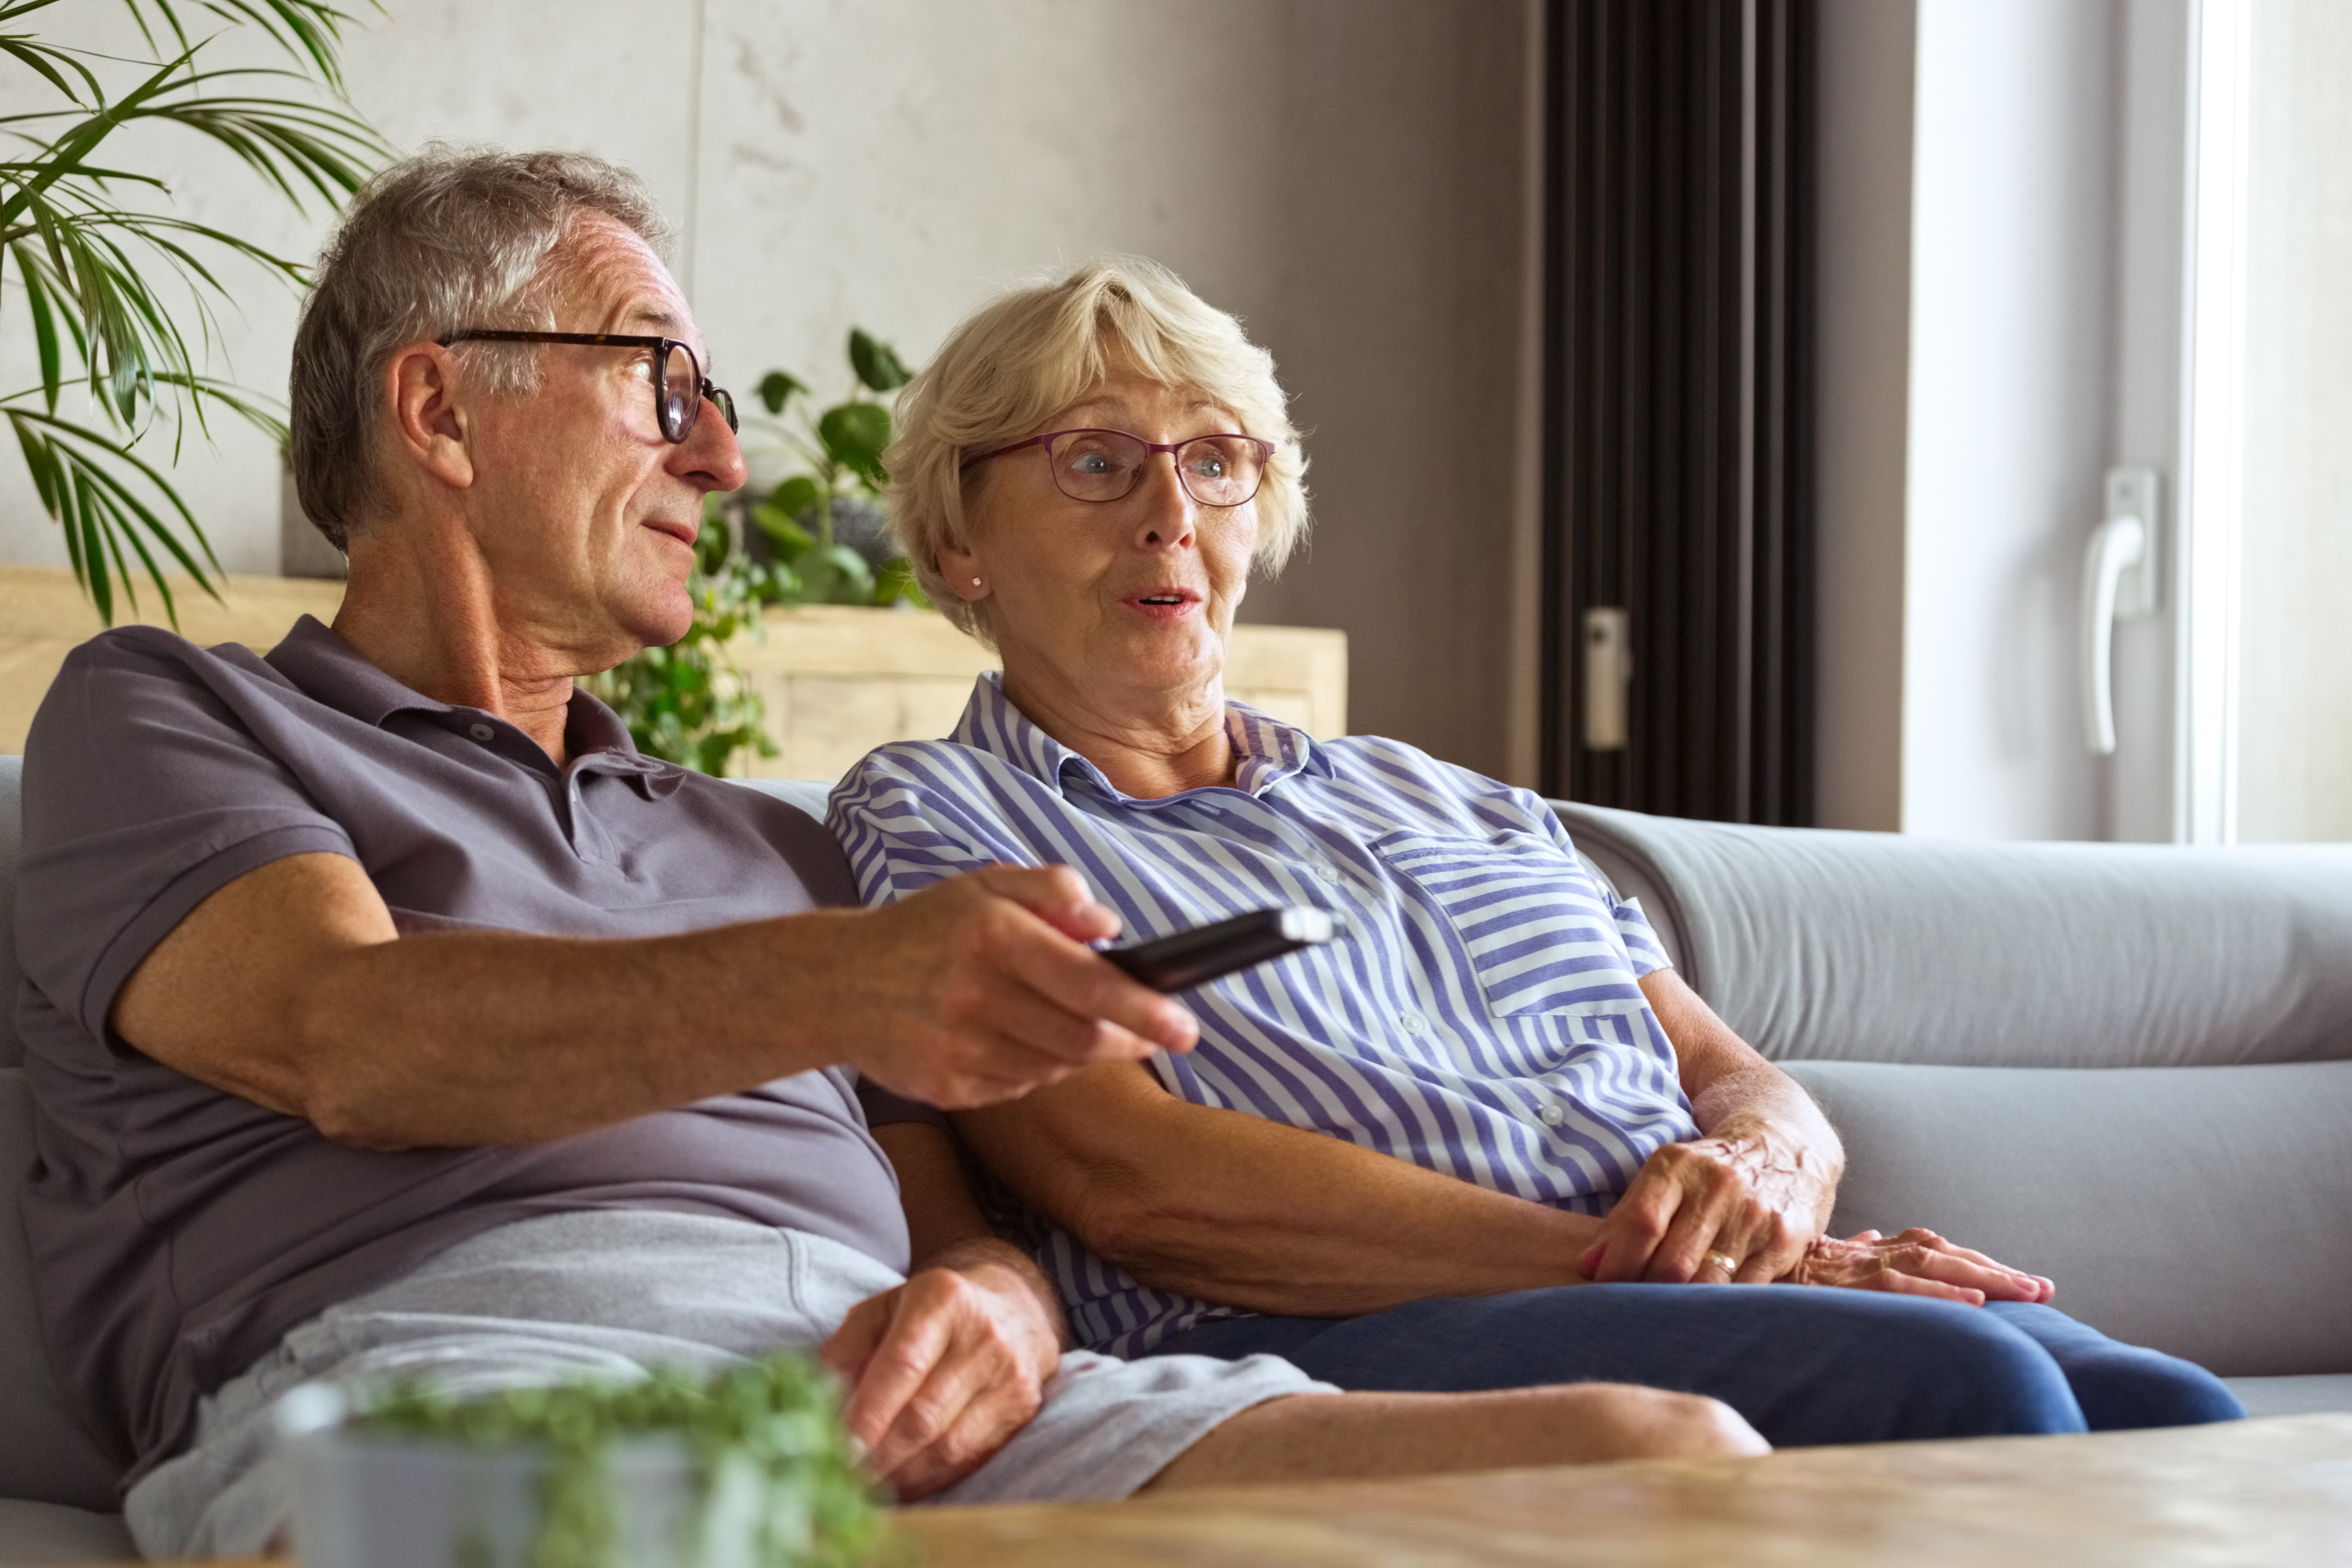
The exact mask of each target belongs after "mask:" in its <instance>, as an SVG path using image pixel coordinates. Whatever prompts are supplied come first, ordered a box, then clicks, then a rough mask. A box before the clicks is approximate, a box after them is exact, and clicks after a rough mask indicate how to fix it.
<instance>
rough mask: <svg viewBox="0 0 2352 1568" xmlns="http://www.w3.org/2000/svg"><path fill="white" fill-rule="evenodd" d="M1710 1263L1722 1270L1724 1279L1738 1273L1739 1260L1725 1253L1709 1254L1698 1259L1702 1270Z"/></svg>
mask: <svg viewBox="0 0 2352 1568" xmlns="http://www.w3.org/2000/svg"><path fill="white" fill-rule="evenodd" d="M1710 1263H1712V1264H1714V1265H1715V1266H1716V1267H1717V1268H1720V1269H1722V1270H1723V1277H1724V1278H1725V1279H1730V1278H1731V1277H1732V1276H1733V1275H1735V1274H1737V1273H1738V1272H1739V1259H1738V1258H1734V1257H1732V1256H1731V1255H1730V1254H1729V1253H1727V1252H1710V1253H1708V1254H1707V1255H1706V1257H1705V1258H1700V1259H1699V1264H1700V1266H1701V1267H1702V1268H1703V1267H1705V1266H1706V1265H1707V1264H1710Z"/></svg>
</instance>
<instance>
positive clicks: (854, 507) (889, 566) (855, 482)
mask: <svg viewBox="0 0 2352 1568" xmlns="http://www.w3.org/2000/svg"><path fill="white" fill-rule="evenodd" d="M849 368H850V370H851V371H852V372H853V373H854V374H856V383H855V384H854V385H853V386H852V387H851V389H850V394H849V396H848V398H847V400H846V401H844V402H841V403H836V404H835V405H833V406H832V407H830V408H826V409H823V410H819V409H817V408H816V407H815V406H814V404H815V395H814V394H813V393H812V392H811V391H810V390H809V387H808V384H807V383H806V382H803V380H801V379H800V377H798V376H796V375H793V374H791V373H790V372H788V371H781V370H772V371H770V372H769V373H768V374H766V375H764V376H761V378H760V385H759V398H760V404H761V407H763V408H765V409H766V410H767V411H768V415H769V417H767V418H765V419H760V418H758V417H757V416H754V418H753V421H752V423H754V424H755V425H759V426H765V427H766V428H768V429H770V430H772V431H774V432H776V433H777V434H778V435H779V436H781V437H782V444H783V447H784V449H785V450H786V451H787V452H789V453H790V454H791V455H792V456H793V458H795V459H796V460H797V461H798V462H799V464H800V465H801V469H802V471H800V472H798V473H795V474H793V475H791V476H789V477H787V478H786V479H784V480H783V481H782V483H780V484H778V485H777V486H776V487H775V488H774V489H772V490H770V491H769V492H768V494H767V497H766V499H765V500H760V501H758V502H756V503H755V504H753V505H751V507H750V508H749V509H748V511H749V517H750V521H751V524H752V526H753V527H755V528H757V529H758V530H759V531H760V533H761V536H762V537H763V539H764V540H765V542H766V543H767V546H768V552H769V554H770V555H771V556H772V558H773V560H774V562H775V563H776V565H777V566H778V568H779V571H778V574H777V582H778V591H779V593H780V594H781V595H782V596H783V599H784V602H787V603H795V604H813V605H893V604H899V603H906V604H909V605H916V606H918V607H919V608H922V609H929V607H930V605H929V601H928V600H926V599H925V598H924V597H923V594H922V590H921V589H919V588H918V587H916V586H915V574H914V571H913V569H912V568H910V567H909V566H908V564H907V560H906V557H904V556H902V555H899V554H898V552H896V551H895V550H894V549H892V548H891V547H890V544H889V542H888V535H887V533H886V532H885V531H884V530H883V526H882V524H883V514H882V509H881V504H880V503H881V499H882V487H883V485H884V484H885V483H886V482H887V479H888V476H887V474H885V473H884V472H883V471H882V453H883V451H884V449H885V448H887V447H888V446H889V445H890V434H891V430H890V410H889V409H888V408H887V407H886V406H884V405H882V404H880V403H877V402H875V401H874V400H873V399H872V398H871V397H869V396H868V394H884V393H891V392H896V391H898V388H900V387H902V386H904V385H906V384H907V383H908V381H910V380H911V379H913V376H914V373H913V372H912V371H910V370H908V368H907V366H906V364H905V363H904V362H902V361H901V360H900V359H899V358H898V353H897V351H896V350H894V349H892V348H891V347H890V345H889V344H887V343H886V342H882V341H881V340H880V339H878V338H877V337H875V336H874V335H873V334H872V333H871V332H868V331H866V330H865V329H864V328H862V327H853V328H851V329H850V333H849ZM787 410H792V411H793V413H794V414H796V416H797V417H796V418H795V419H793V421H792V422H790V423H786V422H785V418H784V416H785V414H786V411H787Z"/></svg>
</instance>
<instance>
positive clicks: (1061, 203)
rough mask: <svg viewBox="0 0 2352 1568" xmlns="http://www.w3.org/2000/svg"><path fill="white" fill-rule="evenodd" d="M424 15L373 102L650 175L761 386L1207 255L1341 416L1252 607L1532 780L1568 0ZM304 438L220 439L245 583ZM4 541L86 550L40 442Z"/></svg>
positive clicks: (1406, 731)
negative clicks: (1348, 655)
mask: <svg viewBox="0 0 2352 1568" xmlns="http://www.w3.org/2000/svg"><path fill="white" fill-rule="evenodd" d="M386 4H387V10H388V11H389V13H390V16H389V19H388V20H383V21H378V22H376V23H375V24H374V25H373V26H370V27H367V28H365V29H363V30H362V31H361V32H360V33H358V34H357V35H356V36H355V37H353V39H352V44H351V47H350V49H349V52H348V66H349V71H350V79H351V89H352V98H353V100H354V101H355V102H356V103H357V104H358V105H359V106H360V107H361V108H362V110H364V111H366V112H367V113H368V114H369V115H370V116H371V117H372V118H373V120H374V121H375V122H376V123H377V124H378V125H379V126H380V127H381V128H382V129H383V131H384V132H385V133H386V134H387V135H388V136H389V137H390V138H391V139H392V140H393V141H394V142H395V143H397V144H399V145H401V146H404V147H413V146H415V145H417V144H418V143H420V142H423V141H425V139H427V138H428V137H436V136H437V137H443V138H448V139H454V140H459V141H472V140H483V141H493V142H502V143H505V144H508V145H512V146H526V145H561V146H572V147H581V148H585V149H588V150H591V151H594V152H597V153H604V154H605V155H607V156H610V157H614V158H616V159H619V160H620V161H622V162H625V163H629V164H631V165H633V166H634V167H635V168H636V169H637V170H638V171H639V172H640V173H641V174H644V175H645V176H646V179H647V180H648V182H649V183H650V184H652V186H653V188H654V190H655V192H656V195H658V196H659V198H660V199H661V200H662V202H663V204H664V205H665V206H666V207H667V210H668V212H669V213H670V214H671V216H673V218H675V219H676V220H677V221H678V222H679V224H680V226H681V228H682V230H683V231H684V238H685V243H684V245H683V247H682V249H681V254H680V256H679V258H678V261H679V271H680V274H681V278H682V280H683V281H684V282H685V283H686V284H687V286H688V293H689V296H690V297H691V298H692V300H693V301H694V303H695V306H696V310H697V311H698V315H699V316H700V318H701V321H702V324H703V326H704V329H705V331H706V332H707V334H708V336H709V339H710V341H711V343H712V345H713V350H714V357H715V358H716V359H717V360H718V362H719V363H718V365H717V366H716V367H715V368H716V369H717V371H718V373H719V377H720V379H721V380H722V382H726V383H732V384H736V385H739V386H740V385H743V384H747V383H749V382H750V381H751V380H753V379H756V377H757V375H758V374H760V373H761V371H763V370H765V369H767V368H769V367H770V366H772V365H782V366H786V367H789V368H792V369H793V370H794V371H796V372H797V373H799V374H802V375H803V376H804V377H806V378H808V379H810V380H812V381H814V382H815V384H817V386H818V388H819V390H820V391H823V392H830V391H833V390H835V389H836V388H837V387H841V386H845V384H846V377H847V370H846V367H845V364H844V363H843V361H842V343H843V340H844V339H845V336H846V333H847V331H848V328H849V327H850V326H851V325H852V324H858V325H863V326H866V327H868V328H870V329H872V330H873V331H877V332H878V333H880V334H881V335H883V336H884V337H886V338H888V339H891V340H893V341H895V342H897V343H898V346H899V347H900V348H901V349H902V350H903V351H904V352H905V353H907V355H908V357H909V359H910V360H912V361H914V362H916V363H919V362H920V361H921V360H922V359H923V358H924V357H925V356H926V355H928V354H929V353H930V351H931V350H932V349H933V348H934V347H935V346H936V344H937V343H938V342H939V341H940V337H941V336H942V335H943V334H944V333H945V332H946V331H947V330H948V329H949V327H950V325H951V324H952V323H953V322H954V321H956V320H957V319H958V318H959V317H960V316H961V315H962V314H963V313H964V312H965V311H966V310H969V309H970V308H971V307H972V306H973V305H974V304H976V303H978V302H979V301H980V300H982V299H983V298H984V297H985V296H986V295H987V294H988V293H990V292H991V291H992V290H994V289H998V288H1000V287H1003V285H1005V284H1006V283H1009V282H1012V281H1013V280H1015V279H1022V278H1025V277H1030V276H1034V274H1036V273H1037V272H1038V271H1039V270H1040V269H1050V268H1055V267H1059V266H1063V265H1066V264H1067V263H1069V262H1072V261H1075V260H1076V259H1078V258H1082V257H1084V256H1087V255H1088V254H1091V253H1094V252H1097V251H1101V250H1106V249H1120V250H1132V251H1140V252H1143V253H1145V254H1149V255H1152V256H1155V257H1157V258H1160V259H1161V260H1163V261H1165V262H1167V263H1169V264H1170V265H1171V266H1173V267H1175V268H1177V269H1178V270H1179V271H1181V272H1182V273H1184V274H1185V275H1186V277H1187V278H1189V279H1191V280H1192V283H1193V284H1194V286H1195V287H1197V288H1198V289H1201V291H1202V293H1203V294H1205V295H1206V296H1207V297H1208V298H1209V299H1210V300H1213V301H1214V302H1216V303H1219V304H1222V305H1223V306H1225V307H1227V308H1229V309H1232V310H1236V311H1238V312H1240V313H1241V314H1242V315H1243V317H1244V320H1245V321H1246V322H1247V323H1248V325H1249V327H1250V328H1251V330H1252V331H1253V332H1254V334H1255V335H1256V336H1257V337H1258V338H1259V339H1260V341H1261V342H1265V343H1266V344H1268V346H1270V347H1271V348H1272V349H1273V351H1274V353H1275V355H1276V360H1277V362H1278V363H1279V364H1280V366H1281V370H1282V374H1283V378H1284V381H1285V383H1286V385H1287V386H1288V387H1289V388H1290V389H1291V391H1292V392H1293V394H1294V395H1295V398H1296V402H1297V412H1298V415H1299V416H1300V418H1301V421H1302V423H1303V424H1304V425H1305V426H1307V428H1308V430H1309V431H1310V440H1309V446H1308V451H1309V455H1310V458H1311V459H1312V461H1313V465H1314V468H1313V472H1312V475H1311V482H1312V486H1313V489H1314V494H1315V498H1316V503H1317V519H1318V521H1317V533H1316V537H1315V542H1314V545H1313V548H1312V549H1311V551H1310V552H1309V553H1308V554H1307V556H1306V558H1305V559H1303V560H1302V561H1300V562H1298V563H1296V564H1295V565H1294V566H1293V567H1292V568H1291V570H1290V571H1289V573H1288V574H1286V575H1285V577H1284V578H1283V579H1282V580H1281V581H1280V582H1278V583H1276V584H1267V585H1265V586H1263V587H1262V588H1261V589H1260V590H1259V591H1258V592H1257V594H1256V595H1254V597H1253V599H1252V601H1251V604H1250V605H1249V607H1248V610H1247V611H1246V612H1245V615H1246V616H1247V618H1251V619H1256V620H1265V621H1291V622H1300V623H1306V624H1312V625H1325V626H1342V627H1345V628H1346V629H1347V630H1348V631H1349V633H1350V635H1351V638H1352V644H1353V666H1354V668H1353V675H1354V687H1353V701H1352V717H1353V721H1354V723H1355V726H1356V727H1357V728H1359V729H1365V730H1375V731H1385V732H1388V733H1391V734H1396V735H1400V736H1402V737H1404V738H1406V739H1409V740H1412V741H1414V742H1418V743H1420V744H1423V745H1425V746H1427V747H1429V748H1430V749H1431V750H1433V751H1435V752H1438V753H1439V754H1441V755H1444V756H1447V757H1450V758H1453V759H1454V760H1456V761H1460V762H1463V763H1467V764H1469V765H1471V766H1474V767H1479V768H1482V769H1486V770H1487V771H1491V772H1501V771H1504V770H1505V768H1506V767H1507V764H1508V761H1509V753H1508V752H1507V731H1508V730H1509V728H1510V693H1511V690H1512V686H1511V649H1512V646H1513V644H1512V638H1513V635H1514V626H1513V621H1514V614H1513V611H1512V603H1513V600H1512V582H1513V578H1514V573H1513V570H1512V564H1511V563H1512V558H1513V557H1512V552H1513V548H1514V533H1513V521H1514V507H1515V506H1516V505H1521V504H1523V500H1524V498H1523V497H1521V496H1520V494H1519V493H1518V492H1519V488H1520V487H1519V486H1518V482H1517V476H1518V473H1519V470H1520V458H1521V453H1522V448H1523V447H1524V439H1523V433H1522V431H1521V430H1520V428H1519V426H1518V423H1517V417H1516V416H1517V381H1518V378H1519V374H1520V371H1521V356H1520V345H1521V342H1522V340H1523V337H1524V335H1525V333H1526V331H1527V330H1528V326H1529V322H1528V321H1527V320H1526V319H1525V311H1526V304H1525V299H1524V295H1525V293H1526V290H1525V289H1524V288H1523V286H1522V285H1523V277H1524V269H1525V267H1526V258H1525V257H1524V255H1523V248H1522V246H1523V239H1524V236H1525V232H1526V219H1527V201H1526V193H1525V190H1524V188H1523V187H1524V181H1523V174H1524V171H1525V167H1526V163H1525V160H1526V156H1527V148H1526V145H1525V135H1524V133H1525V127H1526V116H1527V110H1528V105H1529V99H1528V85H1527V84H1528V75H1527V58H1526V50H1527V43H1528V36H1529V35H1528V16H1529V12H1530V10H1531V9H1532V5H1531V0H1484V3H1482V4H1479V5H1458V4H1456V3H1455V0H1158V3H1154V0H1083V3H1080V0H989V3H988V4H985V5H981V4H973V3H971V0H891V3H889V4H877V3H874V0H499V3H498V4H494V5H481V4H473V3H460V0H386ZM60 9H61V10H62V8H60ZM54 15H57V14H56V13H48V14H45V19H46V18H47V16H54ZM89 15H100V16H103V15H105V14H104V13H88V12H87V9H85V12H81V13H76V14H75V15H74V16H72V17H71V18H69V20H70V21H72V22H73V23H74V25H76V26H89V25H91V24H90V23H89V20H88V17H89ZM13 70H14V68H10V67H6V66H5V65H0V105H9V106H13V105H15V104H16V103H18V102H20V101H21V100H22V99H23V96H24V89H23V87H22V85H21V80H20V75H19V76H12V75H11V72H12V71H13ZM157 145H161V143H157ZM163 155H164V156H167V157H169V158H170V159H171V160H173V164H174V168H175V170H176V172H177V173H178V174H179V175H180V177H179V178H178V179H177V180H175V189H176V191H177V193H178V194H177V195H176V197H175V199H176V200H177V201H179V202H181V203H183V204H184V210H187V211H190V212H195V213H212V214H215V215H217V216H221V217H223V218H224V219H225V220H226V221H228V222H230V223H233V224H235V225H237V226H241V227H242V228H243V229H245V230H247V231H248V232H251V233H253V234H254V235H255V236H256V237H258V238H260V239H262V240H263V241H264V242H265V243H269V244H273V245H277V246H280V247H285V248H286V249H288V250H289V251H291V252H293V253H294V254H297V255H307V254H308V253H309V252H310V250H311V249H312V248H314V247H315V245H316V243H317V240H318V238H319V237H320V233H321V229H320V225H319V223H318V222H317V221H316V220H315V219H314V220H312V221H310V222H305V221H303V220H300V219H298V218H294V217H292V216H289V215H287V214H284V213H283V212H282V211H280V210H279V209H278V207H277V206H275V205H272V204H271V203H270V202H269V201H268V199H266V198H265V197H264V196H263V195H261V194H260V193H259V192H258V191H257V189H256V188H255V186H254V185H253V184H252V182H251V181H250V180H249V179H248V178H247V177H244V176H242V175H240V174H237V173H236V171H234V170H233V169H229V168H224V167H222V166H221V164H220V161H219V160H208V159H205V158H201V157H191V156H190V155H188V154H185V153H181V152H178V151H176V150H174V151H171V152H169V153H164V154H163ZM237 288H238V301H239V310H240V311H241V316H239V317H238V318H237V319H233V320H230V321H226V322H225V323H224V324H225V327H226V347H227V350H228V352H229V354H230V356H231V357H232V358H233V360H234V364H235V369H236V374H238V376H239V377H240V378H241V379H242V380H244V381H245V382H246V383H247V384H251V385H255V386H258V387H263V388H268V389H273V390H275V389H278V388H282V386H283V385H284V381H285V367H286V357H287V352H288V346H289V343H290V342H291V334H292V323H293V316H294V309H295V302H294V300H293V299H292V297H291V296H290V295H289V293H287V292H286V291H285V290H283V289H275V288H273V287H271V286H269V285H268V284H267V283H262V282H258V281H257V280H256V279H254V278H252V277H251V276H250V275H241V276H239V278H238V280H237ZM0 320H5V321H6V325H5V327H0V331H5V332H6V333H7V334H8V336H7V338H6V340H5V342H0V374H11V375H16V376H19V377H20V379H19V380H17V381H14V382H12V383H11V384H22V381H21V376H22V374H24V373H25V371H26V368H27V367H26V364H25V363H24V361H25V359H26V353H25V351H24V347H23V343H22V339H23V336H24V334H23V332H22V330H21V321H20V319H17V318H0ZM275 462H276V458H275V455H274V454H273V453H271V452H270V451H269V450H268V447H267V445H266V443H264V442H262V441H260V440H259V439H258V438H257V437H252V436H250V435H248V434H247V433H245V432H242V431H237V430H226V431H224V432H223V434H222V439H221V442H220V447H219V450H218V452H217V454H214V453H210V452H205V451H198V452H195V453H192V454H191V455H190V456H189V457H188V458H186V459H185V460H184V463H183V465H182V470H181V479H182V480H183V482H184V486H185V488H186V490H187V492H188V494H189V495H190V498H191V500H192V501H193V502H194V504H195V505H196V507H197V510H198V512H199V515H200V516H201V517H202V518H203V519H204V521H205V524H206V526H207V528H208V530H209V531H210V532H211V534H212V537H213V539H214V542H215V546H216V547H217V548H218V549H219V551H220V553H221V557H222V560H223V562H224V563H226V565H227V566H228V567H229V568H230V569H231V570H232V571H247V572H256V571H261V572H266V571H272V570H275V569H276V566H277V561H278V486H277V480H276V476H275ZM0 559H6V560H11V561H49V562H62V561H63V559H64V554H63V551H62V548H61V546H60V544H59V543H58V537H57V531H56V529H55V528H54V526H53V525H51V524H50V523H49V522H48V521H47V519H46V518H44V517H43V516H42V515H41V514H40V512H39V511H38V509H37V506H36V504H35V503H34V501H33V499H32V497H31V494H30V490H29V487H27V486H26V485H24V484H23V483H22V480H21V476H20V475H19V474H17V473H16V471H15V470H14V469H13V468H12V467H11V466H10V465H9V464H8V463H6V462H5V461H0Z"/></svg>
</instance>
